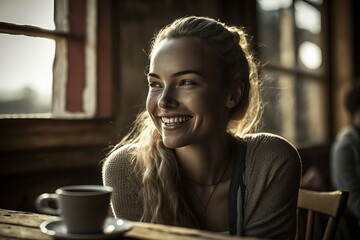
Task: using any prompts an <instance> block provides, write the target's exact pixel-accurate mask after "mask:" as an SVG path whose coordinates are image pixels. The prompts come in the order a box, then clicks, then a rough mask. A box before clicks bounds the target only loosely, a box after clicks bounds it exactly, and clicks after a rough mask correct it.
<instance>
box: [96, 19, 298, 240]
mask: <svg viewBox="0 0 360 240" xmlns="http://www.w3.org/2000/svg"><path fill="white" fill-rule="evenodd" d="M149 57H150V66H149V72H148V74H147V80H148V85H149V90H148V95H147V100H146V110H145V111H144V112H142V113H140V114H139V116H138V118H137V120H136V121H135V125H134V128H133V130H132V131H131V132H130V133H129V134H128V135H127V136H125V138H124V139H122V141H121V142H120V143H118V144H117V146H115V147H114V149H113V150H112V151H111V152H110V154H109V156H108V157H107V159H106V161H105V163H104V167H103V181H104V184H105V185H110V186H112V187H113V189H114V191H113V194H112V202H111V204H112V209H113V212H114V215H115V216H116V217H120V218H125V219H130V220H136V221H139V220H141V221H146V222H153V223H162V224H168V225H177V226H187V227H193V228H200V229H205V230H209V231H215V232H225V233H228V234H231V235H241V236H253V237H262V238H271V239H293V238H294V235H295V229H296V207H297V206H296V203H297V194H298V188H299V181H300V172H301V162H300V159H299V155H298V153H297V150H296V149H295V148H294V147H293V146H292V145H291V144H290V143H289V142H288V141H286V140H285V139H283V138H281V137H279V136H276V135H271V134H265V133H259V134H254V133H253V132H254V131H255V129H256V125H257V123H258V120H259V118H260V113H261V110H262V104H261V101H260V90H259V79H258V74H257V71H258V69H257V64H256V62H255V60H254V57H253V55H252V52H251V51H250V50H249V42H248V41H247V35H246V33H245V32H244V31H243V30H242V29H241V28H237V27H231V26H227V25H225V24H224V23H221V22H219V21H216V20H214V19H211V18H207V17H186V18H180V19H178V20H175V21H174V22H173V23H172V24H170V25H168V26H167V27H165V28H164V29H162V30H161V31H160V32H159V33H158V34H157V36H156V37H155V39H154V40H153V43H152V47H151V51H150V56H149ZM264 189H266V190H264Z"/></svg>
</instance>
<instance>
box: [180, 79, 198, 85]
mask: <svg viewBox="0 0 360 240" xmlns="http://www.w3.org/2000/svg"><path fill="white" fill-rule="evenodd" d="M179 85H180V86H181V85H195V82H194V81H192V80H181V81H180V84H179Z"/></svg>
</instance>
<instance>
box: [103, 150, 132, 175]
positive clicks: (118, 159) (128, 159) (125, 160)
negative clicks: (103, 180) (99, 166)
mask: <svg viewBox="0 0 360 240" xmlns="http://www.w3.org/2000/svg"><path fill="white" fill-rule="evenodd" d="M135 151H136V146H134V145H124V146H122V147H120V148H117V149H115V150H113V151H112V152H111V153H110V154H109V155H108V156H107V157H106V159H105V161H104V164H103V173H104V174H106V175H112V174H128V173H129V172H131V171H132V170H133V169H134V165H133V164H134V152H135Z"/></svg>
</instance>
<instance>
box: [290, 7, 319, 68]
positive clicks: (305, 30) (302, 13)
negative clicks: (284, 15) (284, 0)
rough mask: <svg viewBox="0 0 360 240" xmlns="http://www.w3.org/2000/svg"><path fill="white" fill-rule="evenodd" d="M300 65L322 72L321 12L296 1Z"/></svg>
mask: <svg viewBox="0 0 360 240" xmlns="http://www.w3.org/2000/svg"><path fill="white" fill-rule="evenodd" d="M295 23H296V35H297V51H298V57H299V59H298V61H297V62H298V66H299V67H300V69H302V70H307V71H312V72H313V73H322V71H323V65H324V64H323V57H322V49H321V45H322V43H321V13H320V11H319V9H317V8H315V7H314V6H312V5H310V4H308V3H306V2H303V1H296V2H295Z"/></svg>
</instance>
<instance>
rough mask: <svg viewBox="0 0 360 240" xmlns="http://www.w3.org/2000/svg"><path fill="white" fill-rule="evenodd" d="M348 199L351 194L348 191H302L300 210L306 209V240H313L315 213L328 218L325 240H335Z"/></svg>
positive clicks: (300, 192) (299, 201) (299, 200)
mask: <svg viewBox="0 0 360 240" xmlns="http://www.w3.org/2000/svg"><path fill="white" fill-rule="evenodd" d="M348 197H349V192H347V191H340V190H337V191H331V192H317V191H311V190H305V189H300V190H299V197H298V209H304V210H305V211H306V212H307V217H306V231H305V240H311V239H313V232H314V225H315V222H314V217H315V213H320V214H323V215H325V216H327V217H328V220H327V224H326V227H325V232H324V235H323V240H330V239H333V238H334V236H335V233H336V229H337V226H338V223H339V220H340V217H341V216H342V215H343V213H344V211H345V208H346V204H347V200H348ZM298 221H300V219H298ZM298 225H299V224H298ZM296 239H297V240H298V239H299V227H298V228H297V234H296Z"/></svg>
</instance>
